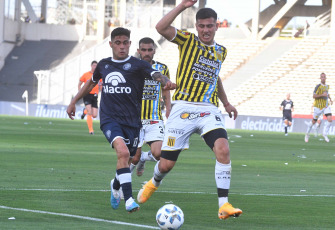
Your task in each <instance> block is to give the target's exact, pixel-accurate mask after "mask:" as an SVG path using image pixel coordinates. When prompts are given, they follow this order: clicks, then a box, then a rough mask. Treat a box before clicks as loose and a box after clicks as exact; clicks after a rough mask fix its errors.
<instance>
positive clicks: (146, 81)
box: [144, 79, 159, 85]
mask: <svg viewBox="0 0 335 230" xmlns="http://www.w3.org/2000/svg"><path fill="white" fill-rule="evenodd" d="M144 85H159V82H158V81H155V80H148V79H146V80H145V81H144Z"/></svg>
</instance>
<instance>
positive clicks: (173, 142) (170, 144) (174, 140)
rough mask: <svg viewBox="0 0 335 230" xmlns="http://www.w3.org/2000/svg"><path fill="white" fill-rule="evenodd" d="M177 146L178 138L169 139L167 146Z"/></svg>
mask: <svg viewBox="0 0 335 230" xmlns="http://www.w3.org/2000/svg"><path fill="white" fill-rule="evenodd" d="M175 144H176V138H175V137H170V136H169V137H168V141H167V146H169V147H173V146H175Z"/></svg>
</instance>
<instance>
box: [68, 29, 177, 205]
mask: <svg viewBox="0 0 335 230" xmlns="http://www.w3.org/2000/svg"><path fill="white" fill-rule="evenodd" d="M130 44H131V41H130V31H129V30H128V29H125V28H122V27H118V28H115V29H114V30H113V31H112V33H111V41H110V42H109V45H110V47H111V48H112V52H113V57H108V58H105V59H102V60H100V61H99V63H98V65H97V67H96V69H95V71H94V73H93V76H92V79H91V80H90V81H88V82H87V83H86V84H85V85H84V86H83V87H82V88H81V89H80V91H79V92H78V93H77V95H76V96H75V97H74V98H73V99H72V101H71V103H70V104H69V106H68V107H67V114H68V115H69V117H70V118H71V119H72V120H73V116H74V115H75V111H76V106H75V105H76V103H77V102H78V100H79V99H80V98H82V97H83V96H84V95H86V94H87V93H89V92H90V91H91V90H92V88H93V87H95V86H96V85H97V84H98V82H99V81H100V79H102V91H101V100H100V129H101V130H102V132H103V133H104V135H105V137H106V139H107V141H108V143H109V144H110V145H111V146H112V147H113V148H114V149H115V152H116V156H117V163H116V175H115V178H114V179H113V180H112V181H111V199H110V203H111V206H112V208H113V209H117V208H118V207H119V204H120V200H121V196H120V188H121V187H122V191H123V195H124V200H125V206H126V211H128V212H134V211H137V210H138V209H139V205H138V204H137V203H136V202H135V200H134V199H133V195H132V185H131V173H130V169H129V163H130V157H132V156H134V155H135V153H136V150H137V144H138V136H139V132H140V128H141V126H142V123H141V103H142V94H143V86H144V80H145V79H146V78H148V77H149V78H150V77H151V78H152V79H153V80H156V81H159V82H160V83H161V84H162V85H163V86H164V89H166V90H168V89H175V84H174V83H172V82H171V81H170V79H169V78H168V77H166V76H164V75H162V74H161V72H159V71H157V70H156V69H153V68H152V66H151V65H150V64H149V63H148V62H145V61H142V60H139V59H137V58H135V57H132V56H129V48H130Z"/></svg>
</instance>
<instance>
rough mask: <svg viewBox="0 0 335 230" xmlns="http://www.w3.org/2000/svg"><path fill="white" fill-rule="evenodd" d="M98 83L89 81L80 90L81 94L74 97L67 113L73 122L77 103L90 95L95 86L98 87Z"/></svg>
mask: <svg viewBox="0 0 335 230" xmlns="http://www.w3.org/2000/svg"><path fill="white" fill-rule="evenodd" d="M96 84H97V83H94V82H92V81H91V80H88V81H87V82H86V84H85V85H84V86H83V87H82V88H81V89H80V90H79V92H78V93H77V94H76V96H74V98H73V99H72V101H71V102H70V104H69V105H68V107H67V109H66V112H67V115H68V116H69V118H70V119H71V120H73V119H74V116H75V115H76V103H77V102H78V101H79V100H80V99H81V98H82V97H83V96H85V95H86V94H88V93H89V92H90V91H91V90H92V89H93V88H94V86H96Z"/></svg>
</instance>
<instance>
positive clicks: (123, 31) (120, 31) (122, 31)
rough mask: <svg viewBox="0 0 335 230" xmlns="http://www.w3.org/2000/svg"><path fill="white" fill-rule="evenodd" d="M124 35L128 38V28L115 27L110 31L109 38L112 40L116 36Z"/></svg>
mask: <svg viewBox="0 0 335 230" xmlns="http://www.w3.org/2000/svg"><path fill="white" fill-rule="evenodd" d="M121 35H125V36H127V37H128V38H130V30H128V29H126V28H123V27H117V28H115V29H114V30H113V31H112V32H111V40H113V39H114V38H115V37H116V36H121Z"/></svg>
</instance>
